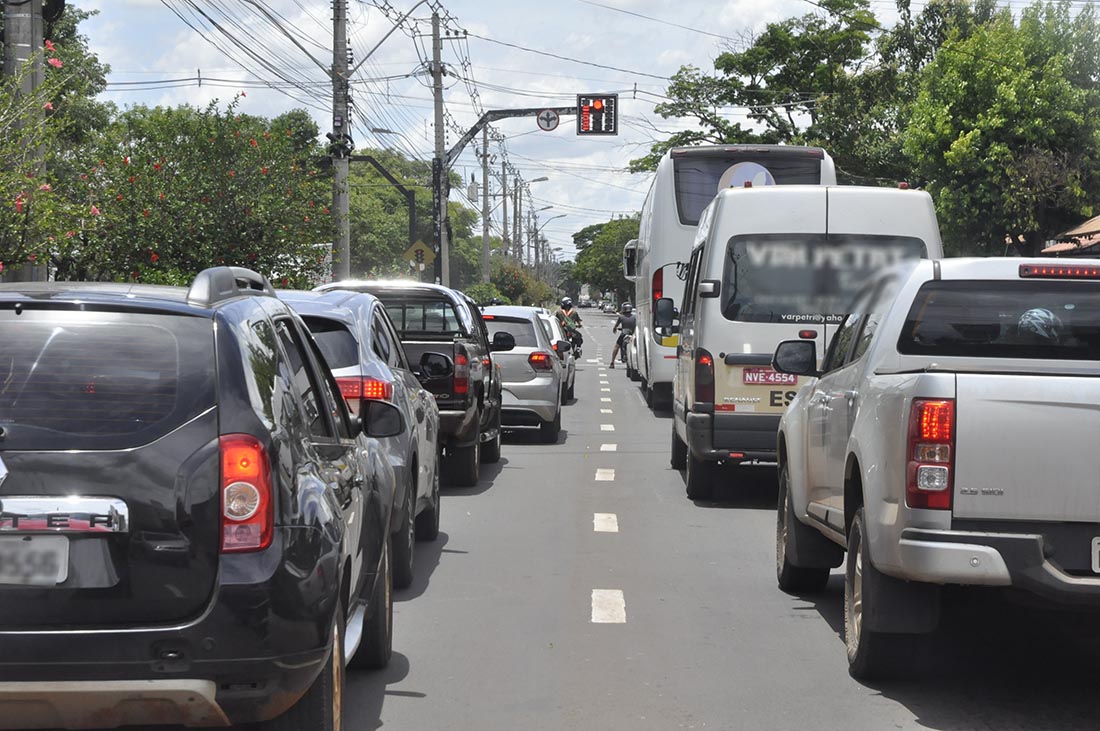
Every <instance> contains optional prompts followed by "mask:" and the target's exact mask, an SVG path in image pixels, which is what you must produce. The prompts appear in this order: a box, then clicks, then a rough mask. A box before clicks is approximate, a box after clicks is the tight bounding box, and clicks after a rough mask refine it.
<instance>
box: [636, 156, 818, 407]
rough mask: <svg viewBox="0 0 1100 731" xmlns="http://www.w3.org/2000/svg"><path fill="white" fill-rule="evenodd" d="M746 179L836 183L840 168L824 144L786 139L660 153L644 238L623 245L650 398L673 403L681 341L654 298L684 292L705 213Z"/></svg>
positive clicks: (639, 365) (641, 372)
mask: <svg viewBox="0 0 1100 731" xmlns="http://www.w3.org/2000/svg"><path fill="white" fill-rule="evenodd" d="M746 184H751V185H752V186H753V187H757V186H761V185H799V184H801V185H836V168H835V167H834V165H833V159H832V158H831V157H829V155H828V153H826V152H825V151H824V150H822V149H821V148H818V147H793V146H786V145H712V146H706V147H676V148H673V149H671V150H669V151H668V152H667V153H665V156H664V157H663V158H661V162H660V163H659V164H658V165H657V174H656V175H655V176H654V178H653V183H652V185H651V187H650V189H649V195H647V196H646V200H645V204H644V205H643V206H642V218H641V224H640V229H639V232H638V239H637V240H636V241H631V242H630V243H628V244H627V245H626V248H625V249H624V251H623V268H624V273H625V274H626V277H627V279H629V280H632V281H633V282H634V308H635V314H636V315H637V318H638V329H637V332H636V334H635V338H634V348H635V349H636V351H635V352H633V353H630V354H628V359H630V366H631V368H632V370H634V371H636V372H637V374H638V376H639V377H640V379H641V381H642V388H643V389H644V391H645V395H646V403H648V404H649V405H650V406H655V405H660V406H668V405H669V404H671V400H672V381H673V378H674V376H675V375H676V347H677V345H678V344H679V330H678V327H677V326H673V327H671V328H662V329H658V328H655V327H654V326H653V303H654V302H656V301H657V300H659V299H661V298H662V297H669V298H671V299H672V301H673V302H679V301H680V300H681V298H682V296H683V293H684V278H685V277H686V276H687V262H688V259H689V258H690V257H691V249H692V244H693V242H694V240H695V229H696V226H697V225H698V223H699V216H700V214H702V212H703V209H705V208H706V207H707V206H708V205H709V204H710V202H711V201H712V200H713V199H714V196H715V195H717V194H718V191H720V190H724V189H726V188H741V187H744V186H745V185H746Z"/></svg>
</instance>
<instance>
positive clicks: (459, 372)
mask: <svg viewBox="0 0 1100 731" xmlns="http://www.w3.org/2000/svg"><path fill="white" fill-rule="evenodd" d="M469 391H470V359H469V358H467V357H466V354H465V353H463V352H461V351H459V352H457V353H455V387H454V392H455V393H456V394H467V393H469Z"/></svg>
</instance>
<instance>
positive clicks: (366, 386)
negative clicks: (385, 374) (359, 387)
mask: <svg viewBox="0 0 1100 731" xmlns="http://www.w3.org/2000/svg"><path fill="white" fill-rule="evenodd" d="M363 398H365V399H368V400H370V401H392V400H393V384H392V383H390V382H389V381H381V380H379V379H377V378H364V379H363Z"/></svg>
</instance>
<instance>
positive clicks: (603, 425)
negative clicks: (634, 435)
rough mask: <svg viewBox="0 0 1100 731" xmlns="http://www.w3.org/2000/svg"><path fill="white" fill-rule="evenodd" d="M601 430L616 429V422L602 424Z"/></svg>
mask: <svg viewBox="0 0 1100 731" xmlns="http://www.w3.org/2000/svg"><path fill="white" fill-rule="evenodd" d="M600 431H615V425H614V424H600Z"/></svg>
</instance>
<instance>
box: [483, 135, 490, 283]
mask: <svg viewBox="0 0 1100 731" xmlns="http://www.w3.org/2000/svg"><path fill="white" fill-rule="evenodd" d="M481 281H482V282H485V283H486V284H488V283H489V126H488V125H486V126H484V127H482V128H481Z"/></svg>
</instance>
